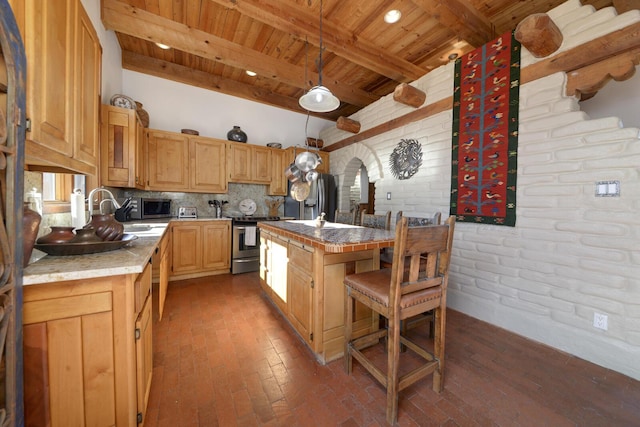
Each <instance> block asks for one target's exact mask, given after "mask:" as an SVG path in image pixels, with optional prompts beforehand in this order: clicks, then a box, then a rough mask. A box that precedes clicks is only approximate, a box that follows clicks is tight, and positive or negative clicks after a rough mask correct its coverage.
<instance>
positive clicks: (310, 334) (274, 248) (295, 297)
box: [260, 228, 380, 363]
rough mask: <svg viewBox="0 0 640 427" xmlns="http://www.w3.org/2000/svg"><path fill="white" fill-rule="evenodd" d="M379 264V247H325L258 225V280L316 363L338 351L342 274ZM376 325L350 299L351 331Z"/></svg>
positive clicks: (341, 341)
mask: <svg viewBox="0 0 640 427" xmlns="http://www.w3.org/2000/svg"><path fill="white" fill-rule="evenodd" d="M283 266H284V267H283ZM379 266H380V253H379V249H375V250H362V251H354V252H346V253H325V252H324V250H322V249H320V248H317V247H315V248H314V247H311V246H309V245H306V244H303V243H301V242H300V241H298V240H296V239H294V238H290V237H283V236H281V235H279V234H277V233H273V232H271V231H270V230H265V229H263V228H261V229H260V285H261V287H262V289H263V290H264V292H265V294H266V295H267V296H268V297H269V298H270V299H271V300H272V301H273V302H274V304H275V305H276V306H277V307H278V309H279V310H280V311H281V312H282V314H283V315H284V316H285V318H286V319H287V320H288V321H289V322H290V323H291V325H292V326H293V328H294V329H295V330H296V332H297V333H298V334H300V336H301V337H302V338H303V340H304V341H305V342H306V343H307V345H308V346H309V348H310V349H311V350H312V351H313V352H314V354H315V355H316V357H317V359H318V360H319V361H320V362H321V363H327V362H330V361H332V360H335V359H338V358H340V357H342V355H343V353H344V304H345V287H344V284H343V282H344V277H345V276H346V275H347V274H350V273H360V272H364V271H371V270H373V269H374V268H379ZM377 328H378V315H377V314H375V313H374V312H372V311H371V310H370V309H368V308H367V307H364V306H363V305H361V304H360V303H356V309H355V314H354V325H353V334H354V336H356V337H357V336H362V335H365V334H367V333H369V332H372V331H374V330H376V329H377Z"/></svg>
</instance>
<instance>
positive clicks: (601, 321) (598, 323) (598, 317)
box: [593, 313, 609, 331]
mask: <svg viewBox="0 0 640 427" xmlns="http://www.w3.org/2000/svg"><path fill="white" fill-rule="evenodd" d="M607 320H608V316H607V315H606V314H600V313H593V327H594V328H598V329H602V330H603V331H606V330H607V328H608V326H609V325H608V322H607Z"/></svg>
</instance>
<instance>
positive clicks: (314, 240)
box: [258, 220, 395, 253]
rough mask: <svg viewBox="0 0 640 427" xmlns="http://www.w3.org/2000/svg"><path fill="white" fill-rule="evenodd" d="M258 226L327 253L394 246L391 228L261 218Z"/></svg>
mask: <svg viewBox="0 0 640 427" xmlns="http://www.w3.org/2000/svg"><path fill="white" fill-rule="evenodd" d="M258 227H259V228H260V229H265V230H267V231H271V232H273V233H276V234H279V235H281V236H284V237H289V238H292V239H295V240H297V241H299V242H301V243H304V244H306V245H310V246H312V247H315V248H319V249H322V250H323V251H324V252H326V253H345V252H355V251H362V250H368V249H379V248H386V247H390V246H393V242H394V238H395V234H394V233H393V232H391V231H386V230H378V229H375V228H369V227H360V226H357V225H348V224H340V223H333V222H326V223H325V225H324V227H322V228H318V227H316V226H315V221H314V220H293V221H262V222H259V223H258Z"/></svg>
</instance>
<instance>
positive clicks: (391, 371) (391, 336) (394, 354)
mask: <svg viewBox="0 0 640 427" xmlns="http://www.w3.org/2000/svg"><path fill="white" fill-rule="evenodd" d="M397 319H398V317H397V316H394V318H393V319H389V329H388V332H387V337H388V340H387V422H388V423H389V424H395V422H396V420H397V418H398V371H399V364H400V321H399V320H397Z"/></svg>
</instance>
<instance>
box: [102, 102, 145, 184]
mask: <svg viewBox="0 0 640 427" xmlns="http://www.w3.org/2000/svg"><path fill="white" fill-rule="evenodd" d="M101 121H102V123H101V138H100V140H101V141H100V148H101V155H100V173H101V178H102V179H101V184H102V185H106V186H108V187H124V188H140V189H144V188H145V184H146V182H145V174H144V170H145V167H144V166H145V165H144V163H145V162H144V142H145V141H144V140H145V134H144V128H143V127H142V123H141V122H140V119H139V118H138V115H137V114H136V110H132V109H127V108H120V107H114V106H112V105H103V106H102V114H101Z"/></svg>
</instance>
